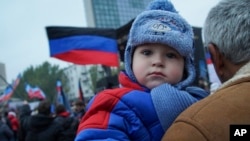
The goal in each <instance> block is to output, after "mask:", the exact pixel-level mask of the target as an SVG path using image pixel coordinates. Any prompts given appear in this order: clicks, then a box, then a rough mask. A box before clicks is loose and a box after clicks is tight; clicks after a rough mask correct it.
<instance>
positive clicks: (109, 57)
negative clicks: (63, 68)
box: [46, 26, 119, 67]
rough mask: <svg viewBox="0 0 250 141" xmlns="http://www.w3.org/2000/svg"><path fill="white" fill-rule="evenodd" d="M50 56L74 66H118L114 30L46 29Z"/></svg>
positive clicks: (56, 27) (55, 27)
mask: <svg viewBox="0 0 250 141" xmlns="http://www.w3.org/2000/svg"><path fill="white" fill-rule="evenodd" d="M46 31H47V36H48V39H49V47H50V56H51V57H55V58H58V59H61V60H64V61H68V62H71V63H74V64H80V65H87V64H102V65H106V66H116V67H117V66H119V57H118V47H117V46H118V45H117V41H116V30H114V29H102V28H77V27H58V26H54V27H53V26H51V27H46Z"/></svg>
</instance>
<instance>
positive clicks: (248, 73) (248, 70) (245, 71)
mask: <svg viewBox="0 0 250 141" xmlns="http://www.w3.org/2000/svg"><path fill="white" fill-rule="evenodd" d="M242 79H250V62H248V63H247V64H245V65H244V66H243V67H241V68H240V69H239V70H238V71H237V72H236V73H235V75H234V76H233V77H232V78H231V79H229V80H227V81H226V82H224V83H223V84H222V85H221V86H220V87H219V89H218V90H220V89H223V88H225V87H228V86H230V85H232V84H234V83H235V82H237V81H239V80H242Z"/></svg>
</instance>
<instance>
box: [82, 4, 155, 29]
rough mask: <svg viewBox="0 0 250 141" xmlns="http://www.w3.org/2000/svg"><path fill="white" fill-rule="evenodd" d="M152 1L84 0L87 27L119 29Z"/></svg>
mask: <svg viewBox="0 0 250 141" xmlns="http://www.w3.org/2000/svg"><path fill="white" fill-rule="evenodd" d="M151 1H152V0H83V3H84V9H85V11H84V12H85V17H86V22H87V27H100V28H119V27H121V26H123V25H125V24H127V23H128V22H129V21H130V20H131V19H133V18H135V17H136V16H137V15H138V14H139V13H140V12H142V11H144V10H145V8H146V6H147V5H148V3H149V2H151Z"/></svg>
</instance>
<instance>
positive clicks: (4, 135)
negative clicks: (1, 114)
mask: <svg viewBox="0 0 250 141" xmlns="http://www.w3.org/2000/svg"><path fill="white" fill-rule="evenodd" d="M0 120H1V119H0ZM0 140H1V141H13V140H14V134H13V132H12V130H11V129H10V128H9V127H8V125H7V124H5V123H3V122H2V121H0Z"/></svg>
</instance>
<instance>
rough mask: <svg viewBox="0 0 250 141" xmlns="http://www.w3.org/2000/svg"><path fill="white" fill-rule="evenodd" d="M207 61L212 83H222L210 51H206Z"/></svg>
mask: <svg viewBox="0 0 250 141" xmlns="http://www.w3.org/2000/svg"><path fill="white" fill-rule="evenodd" d="M206 63H207V69H208V77H209V81H210V83H218V84H221V82H220V79H219V78H218V76H217V74H216V72H215V69H214V65H213V62H212V60H211V56H210V54H209V52H206Z"/></svg>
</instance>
